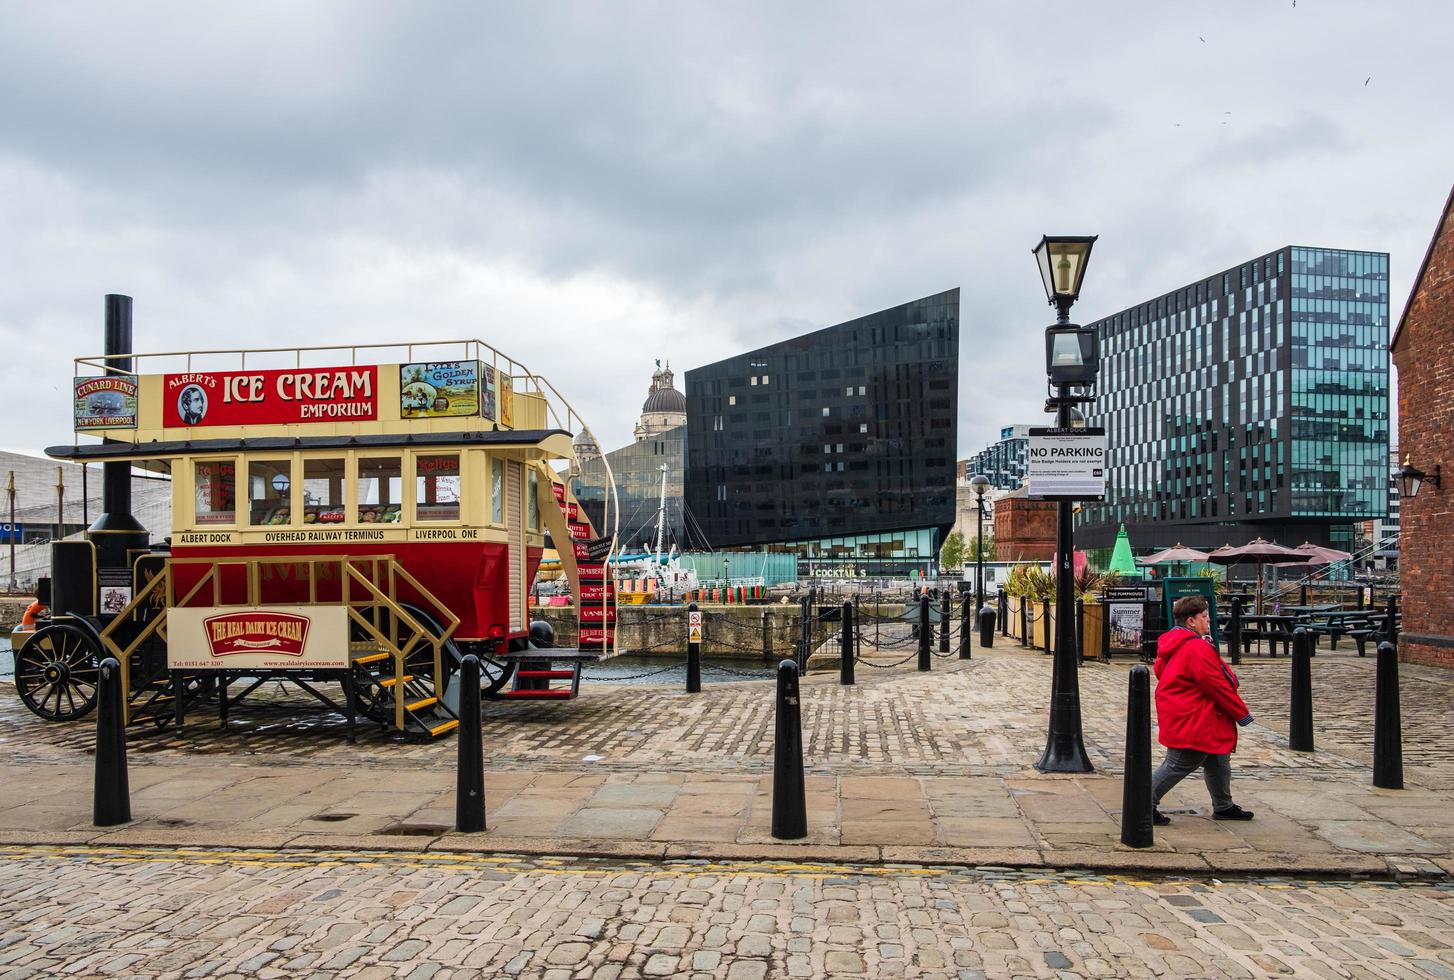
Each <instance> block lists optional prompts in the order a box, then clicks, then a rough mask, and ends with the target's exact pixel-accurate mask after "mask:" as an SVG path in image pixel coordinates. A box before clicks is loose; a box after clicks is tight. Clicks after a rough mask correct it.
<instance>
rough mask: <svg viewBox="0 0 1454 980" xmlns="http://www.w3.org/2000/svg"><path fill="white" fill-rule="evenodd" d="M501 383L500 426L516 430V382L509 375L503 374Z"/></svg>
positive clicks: (500, 378) (500, 379)
mask: <svg viewBox="0 0 1454 980" xmlns="http://www.w3.org/2000/svg"><path fill="white" fill-rule="evenodd" d="M499 382H500V418H499V421H500V424H501V425H502V426H504V427H505V428H507V429H513V428H515V380H514V379H513V378H511V377H510V376H509V375H508V374H501V375H500V377H499Z"/></svg>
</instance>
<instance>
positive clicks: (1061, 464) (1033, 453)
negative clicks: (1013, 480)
mask: <svg viewBox="0 0 1454 980" xmlns="http://www.w3.org/2000/svg"><path fill="white" fill-rule="evenodd" d="M1026 481H1027V482H1026V486H1028V487H1029V495H1030V496H1031V497H1033V498H1036V499H1038V500H1103V499H1105V495H1106V430H1105V429H1100V428H1094V429H1072V428H1065V429H1061V428H1034V429H1031V430H1030V449H1029V455H1028V456H1027V457H1026Z"/></svg>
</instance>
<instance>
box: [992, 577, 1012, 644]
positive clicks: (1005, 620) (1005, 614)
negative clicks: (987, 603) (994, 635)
mask: <svg viewBox="0 0 1454 980" xmlns="http://www.w3.org/2000/svg"><path fill="white" fill-rule="evenodd" d="M995 600H996V601H995V604H996V605H997V606H999V609H1000V635H1001V636H1006V637H1007V636H1009V635H1010V606H1009V601H1010V597H1009V596H1007V595H1005V590H1004V589H1000V590H999V592H998V594H997V595H996V596H995Z"/></svg>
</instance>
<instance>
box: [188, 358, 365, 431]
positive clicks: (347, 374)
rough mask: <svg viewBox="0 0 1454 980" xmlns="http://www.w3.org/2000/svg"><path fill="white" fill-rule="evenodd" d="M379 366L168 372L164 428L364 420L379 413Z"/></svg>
mask: <svg viewBox="0 0 1454 980" xmlns="http://www.w3.org/2000/svg"><path fill="white" fill-rule="evenodd" d="M378 401H379V372H378V368H377V367H375V366H373V365H367V366H364V367H337V368H312V369H309V370H301V369H296V370H284V371H203V372H191V373H188V374H168V375H164V376H163V384H162V424H163V425H164V426H166V427H167V428H188V429H194V428H203V427H206V426H218V425H290V424H294V423H298V422H365V421H370V420H372V419H375V418H377V417H378Z"/></svg>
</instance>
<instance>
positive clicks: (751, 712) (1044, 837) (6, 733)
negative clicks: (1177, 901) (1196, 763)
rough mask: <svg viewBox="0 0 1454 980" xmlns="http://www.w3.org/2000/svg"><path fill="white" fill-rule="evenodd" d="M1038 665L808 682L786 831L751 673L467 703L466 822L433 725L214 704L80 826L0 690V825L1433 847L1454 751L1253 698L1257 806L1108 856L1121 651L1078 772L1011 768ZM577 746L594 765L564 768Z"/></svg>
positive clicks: (1218, 848)
mask: <svg viewBox="0 0 1454 980" xmlns="http://www.w3.org/2000/svg"><path fill="white" fill-rule="evenodd" d="M1371 663H1372V662H1371V661H1368V660H1365V661H1359V660H1357V659H1356V658H1345V659H1343V660H1339V659H1338V658H1336V657H1330V656H1328V655H1327V653H1326V652H1325V653H1324V654H1323V655H1322V656H1320V657H1319V658H1318V661H1317V663H1316V665H1315V673H1317V672H1318V671H1322V672H1323V673H1324V675H1326V677H1327V678H1328V679H1330V680H1331V682H1336V683H1339V684H1343V685H1345V686H1348V687H1350V688H1355V687H1356V688H1359V689H1360V690H1361V686H1369V685H1371V682H1372V672H1371ZM1049 666H1050V665H1049V658H1047V657H1043V656H1041V655H1038V654H1033V653H1020V652H1016V651H1014V650H1004V649H996V650H994V651H990V652H988V653H986V652H984V651H977V655H976V658H975V659H974V660H972V661H958V660H954V659H950V660H936V661H935V664H934V668H935V669H934V671H933V672H932V673H927V674H925V673H919V672H917V671H915V670H913V669H912V668H908V669H898V670H895V671H882V672H870V671H861V672H860V681H861V683H860V684H859V685H858V686H857V687H852V688H843V687H840V686H838V685H837V683H836V677H835V678H822V677H809V678H807V679H806V680H805V681H804V684H803V715H804V735H805V738H804V742H805V748H806V758H805V763H806V766H807V773H808V775H807V806H808V824H809V836H808V837H807V838H806V839H805V841H803V842H801V843H800V844H797V845H786V844H783V843H782V842H778V841H776V840H775V839H774V838H773V837H772V836H771V808H772V796H771V789H772V779H771V775H770V771H771V768H770V767H771V757H772V738H771V730H772V725H773V723H774V720H773V713H772V705H771V699H770V687H771V686H770V685H763V684H752V683H744V684H724V685H714V686H712V687H710V688H708V689H707V690H706V691H705V692H704V693H703V694H702V695H698V696H694V697H686V696H684V695H680V694H679V693H678V692H675V691H667V690H661V689H650V688H647V689H644V690H643V689H641V688H636V687H631V688H626V687H615V688H612V687H608V686H605V685H598V686H596V687H595V688H594V689H591V690H589V691H588V694H587V696H586V697H583V698H582V699H581V700H580V701H578V702H575V703H572V704H570V705H559V706H551V707H550V708H541V707H531V708H529V709H528V710H526V711H524V712H512V711H511V709H513V708H515V707H517V706H515V705H503V706H502V705H490V706H488V707H487V709H486V719H485V725H486V730H487V733H488V734H487V742H486V755H487V776H486V797H487V802H488V805H489V814H488V817H489V826H490V830H489V831H488V832H487V833H486V834H485V835H482V836H480V837H478V838H470V837H462V836H460V835H454V834H451V833H449V832H448V831H449V828H450V827H451V826H452V824H453V815H454V797H453V790H454V771H453V764H454V753H455V745H454V744H453V742H452V741H448V740H447V741H445V742H436V743H427V744H421V743H409V742H401V741H398V740H394V739H390V738H381V737H379V736H377V735H375V736H372V737H371V738H366V739H363V740H361V741H360V743H359V744H358V745H348V744H345V743H342V742H341V741H339V740H338V738H337V735H338V730H337V728H336V726H333V727H330V725H329V724H320V723H316V722H308V723H305V724H301V725H298V724H294V723H292V722H281V723H277V724H276V725H274V723H273V722H272V721H266V723H264V724H261V725H258V726H255V727H251V728H250V727H248V725H247V724H245V723H243V722H239V723H238V726H237V727H238V729H239V731H238V732H237V733H236V735H235V736H227V735H222V734H219V733H217V732H215V731H214V730H212V728H211V727H210V726H207V725H200V724H199V725H192V726H189V727H188V728H186V729H184V730H183V731H182V732H161V733H152V732H147V733H140V734H138V735H137V736H135V737H134V738H133V740H132V751H131V786H132V806H133V814H134V816H135V818H136V820H135V822H134V823H133V824H131V825H129V826H127V827H124V828H111V829H106V830H100V829H96V828H91V827H90V818H91V814H90V799H89V794H90V782H91V767H92V765H93V763H92V760H91V758H90V756H89V754H88V750H89V748H90V744H91V738H92V737H93V736H91V735H90V734H89V730H88V726H87V725H85V724H77V725H44V724H41V723H40V722H39V721H37V720H35V719H33V718H30V717H29V716H28V715H26V714H25V713H24V712H23V710H22V709H19V708H18V707H17V703H16V699H14V698H13V692H12V691H10V690H9V689H8V688H0V739H3V740H4V744H5V747H6V749H7V750H8V751H7V752H6V754H5V755H4V756H0V786H4V787H6V790H7V792H6V793H5V794H4V795H3V796H0V842H7V841H8V842H13V843H25V842H35V841H49V842H54V843H58V844H60V843H74V842H80V841H97V840H105V841H107V842H108V843H116V844H120V843H137V844H140V843H152V844H157V845H162V844H183V843H193V844H206V845H210V846H220V845H223V844H226V843H233V844H239V843H247V844H249V845H255V846H260V847H279V846H284V845H288V846H313V847H320V848H331V847H350V846H351V847H357V848H367V847H377V848H384V849H390V850H397V849H413V850H422V849H426V848H431V849H432V848H435V847H445V846H449V847H455V848H460V847H466V846H468V847H469V848H474V849H478V850H480V851H490V850H506V851H508V850H510V849H511V848H512V847H525V846H527V844H528V846H529V850H530V853H547V852H548V851H549V850H550V849H551V848H554V849H555V850H556V851H557V852H561V851H565V852H568V853H580V854H627V855H632V856H639V855H653V854H654V855H664V854H678V853H681V854H685V853H693V854H701V855H715V856H718V857H728V856H734V857H743V856H749V855H752V854H759V855H760V854H766V853H776V852H775V851H774V850H773V849H775V848H780V847H794V846H796V847H803V848H809V849H815V850H814V851H813V852H814V853H819V852H825V851H831V850H835V849H836V850H837V851H841V852H842V853H848V854H855V855H860V856H858V857H854V858H852V860H864V861H874V860H883V861H892V860H895V859H897V858H898V857H900V856H902V855H904V854H910V853H917V854H920V855H929V854H961V855H966V854H973V853H981V852H982V853H985V854H1000V855H1003V856H1004V863H1007V864H1011V865H1014V866H1018V867H1032V866H1042V865H1048V866H1052V867H1055V866H1072V865H1074V866H1082V867H1117V868H1135V867H1141V868H1144V869H1147V870H1155V869H1158V868H1159V869H1163V870H1205V869H1213V870H1215V869H1245V870H1258V869H1262V868H1268V869H1271V868H1276V869H1279V870H1282V871H1296V870H1298V869H1299V868H1302V869H1304V870H1306V871H1308V872H1309V873H1331V872H1329V871H1327V870H1326V869H1342V870H1346V871H1348V872H1349V873H1353V872H1357V873H1383V874H1398V873H1403V872H1401V871H1400V870H1399V869H1400V868H1435V869H1439V868H1446V867H1447V863H1448V861H1449V860H1450V859H1451V858H1454V783H1448V782H1446V781H1445V780H1444V779H1443V777H1442V771H1443V770H1442V769H1441V766H1443V765H1444V764H1445V763H1446V762H1448V763H1451V764H1454V758H1451V759H1446V758H1445V756H1449V755H1454V747H1451V745H1450V744H1449V743H1450V740H1449V739H1447V738H1446V739H1444V740H1443V741H1442V742H1441V743H1440V746H1442V748H1438V747H1429V746H1422V747H1421V748H1420V749H1419V751H1418V753H1417V755H1416V757H1417V758H1419V759H1422V760H1424V762H1423V763H1422V764H1409V765H1408V766H1407V778H1408V782H1409V786H1410V788H1409V789H1408V790H1405V791H1386V790H1377V789H1374V788H1373V787H1372V786H1371V785H1370V784H1369V779H1370V775H1369V768H1368V765H1367V763H1366V762H1365V761H1363V760H1362V758H1361V757H1360V756H1359V754H1358V753H1359V750H1358V749H1357V747H1356V746H1353V747H1344V746H1342V745H1341V744H1339V743H1331V742H1330V743H1328V744H1326V745H1325V744H1324V743H1322V742H1320V749H1319V751H1318V752H1315V753H1295V752H1292V751H1291V750H1289V749H1288V748H1287V744H1286V737H1285V735H1284V734H1283V733H1282V732H1280V731H1278V730H1276V727H1275V725H1269V724H1264V722H1268V721H1269V720H1271V721H1272V722H1274V723H1275V722H1276V718H1277V715H1276V710H1275V708H1271V709H1268V710H1267V711H1266V712H1265V713H1264V709H1263V708H1262V707H1255V708H1254V710H1255V711H1256V712H1257V714H1258V717H1259V724H1257V725H1254V726H1252V728H1250V729H1248V730H1247V731H1246V732H1245V733H1244V734H1243V737H1242V743H1241V745H1240V746H1239V750H1238V753H1237V755H1236V756H1235V758H1234V768H1235V780H1234V789H1235V792H1236V794H1237V796H1238V799H1239V802H1241V803H1242V804H1243V805H1244V806H1247V807H1248V808H1250V809H1253V810H1255V811H1256V812H1257V814H1258V817H1257V819H1256V820H1254V821H1252V822H1250V823H1231V822H1215V821H1212V820H1211V819H1209V814H1208V804H1207V800H1206V794H1205V791H1204V789H1203V788H1202V786H1201V784H1200V782H1198V781H1194V780H1188V781H1186V782H1185V783H1183V784H1182V785H1181V786H1179V787H1178V788H1177V789H1176V790H1175V791H1174V792H1173V793H1172V794H1171V795H1170V796H1169V797H1168V799H1167V800H1166V801H1165V802H1164V804H1163V805H1164V808H1165V809H1167V810H1168V812H1171V813H1172V814H1173V822H1172V825H1171V826H1169V827H1164V828H1158V829H1157V834H1156V841H1157V843H1156V846H1155V847H1154V848H1153V849H1150V850H1147V851H1131V850H1128V849H1126V848H1123V847H1122V846H1121V845H1120V843H1119V821H1120V812H1119V811H1120V804H1121V790H1122V787H1121V782H1120V779H1119V764H1120V747H1119V742H1120V740H1121V738H1123V733H1124V704H1125V687H1126V665H1124V664H1116V665H1111V666H1105V665H1099V664H1087V665H1085V667H1084V669H1083V670H1082V672H1081V679H1082V691H1083V695H1084V697H1083V704H1084V706H1085V717H1086V722H1085V727H1086V744H1087V749H1088V751H1089V752H1090V755H1091V757H1092V760H1093V762H1094V763H1095V765H1096V767H1097V772H1096V773H1094V774H1090V775H1084V776H1075V775H1042V774H1040V773H1037V772H1035V771H1034V770H1033V768H1030V767H1029V766H1028V763H1029V762H1031V761H1033V760H1034V758H1036V757H1037V756H1038V754H1039V749H1040V748H1041V747H1042V746H1043V739H1044V724H1045V722H1044V708H1043V704H1042V702H1043V700H1044V691H1045V689H1046V688H1047V686H1048V672H1049ZM865 674H869V675H871V676H868V677H865V676H864V675H865ZM1285 675H1286V667H1285V661H1278V662H1273V663H1266V662H1263V663H1256V664H1251V665H1247V666H1244V668H1243V676H1244V677H1245V678H1246V679H1247V680H1246V683H1245V684H1244V690H1246V692H1247V695H1248V700H1249V703H1254V704H1262V703H1267V704H1275V701H1276V693H1277V688H1278V687H1279V686H1280V685H1281V684H1282V683H1283V681H1285ZM1446 680H1447V679H1446V678H1445V677H1444V676H1443V675H1441V674H1432V675H1429V674H1426V673H1425V672H1421V671H1417V670H1414V671H1410V672H1409V676H1407V677H1406V679H1405V691H1406V692H1411V693H1412V696H1410V695H1409V694H1406V700H1405V712H1404V714H1405V718H1406V719H1409V718H1411V717H1412V719H1413V721H1412V724H1413V725H1414V726H1415V727H1416V729H1417V730H1419V731H1423V732H1426V733H1430V732H1432V731H1433V730H1434V728H1433V725H1434V721H1433V720H1432V719H1431V717H1430V715H1431V712H1432V711H1433V710H1434V707H1437V710H1438V713H1439V714H1440V715H1441V716H1443V715H1445V714H1447V712H1446V711H1445V710H1444V707H1443V704H1444V702H1443V699H1444V698H1446V697H1447V695H1448V694H1449V693H1451V692H1454V685H1451V684H1449V683H1447V682H1446ZM1327 686H1328V685H1327V684H1320V686H1319V687H1318V690H1320V691H1321V692H1322V694H1321V696H1322V697H1323V699H1324V700H1320V701H1319V702H1318V704H1317V705H1316V706H1315V711H1318V712H1321V711H1322V710H1323V709H1324V708H1326V709H1327V716H1328V717H1329V718H1330V721H1329V722H1328V724H1329V726H1330V728H1331V729H1332V730H1334V731H1335V732H1336V733H1337V734H1338V735H1339V736H1340V737H1341V738H1343V739H1344V740H1345V741H1356V739H1355V738H1353V735H1354V734H1355V733H1356V731H1357V730H1358V729H1359V725H1360V724H1361V722H1360V721H1359V720H1358V718H1357V717H1356V705H1357V704H1358V703H1360V702H1359V699H1358V698H1350V699H1348V700H1349V701H1350V702H1351V703H1353V704H1354V705H1355V708H1353V709H1348V710H1347V711H1344V712H1343V713H1342V714H1339V713H1338V706H1337V705H1338V700H1339V699H1338V698H1336V697H1333V696H1331V694H1330V692H1329V691H1328V690H1327ZM1370 689H1371V688H1370ZM765 693H766V694H768V695H769V696H768V697H766V698H765V697H764V694H765ZM269 710H271V709H269ZM17 712H18V713H17ZM1349 712H1352V713H1351V714H1350V713H1349ZM239 714H245V713H241V712H240V713H239ZM1269 716H1270V718H1269ZM261 717H262V718H264V719H265V720H266V719H270V718H273V717H275V714H269V713H268V711H266V710H265V711H264V712H263V713H262V715H261ZM1318 717H1324V716H1323V715H1322V714H1319V715H1318ZM1369 727H1370V729H1371V725H1369ZM601 752H605V753H606V754H605V756H604V758H603V759H602V760H601V761H600V762H593V763H586V762H584V761H583V759H584V758H585V756H587V755H595V754H600V753H601ZM1441 752H1442V753H1443V755H1441V754H1440V753H1441ZM603 763H604V764H603ZM475 841H479V842H480V843H478V844H476V843H474V842H475ZM349 842H351V843H349ZM521 842H525V843H521ZM532 842H533V843H532ZM613 849H615V850H613ZM891 855H893V856H891ZM1263 858H1265V863H1263V864H1259V863H1258V862H1259V860H1261V859H1263ZM919 860H938V859H934V858H929V857H921V858H919ZM945 860H948V859H945ZM966 860H967V858H966Z"/></svg>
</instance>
